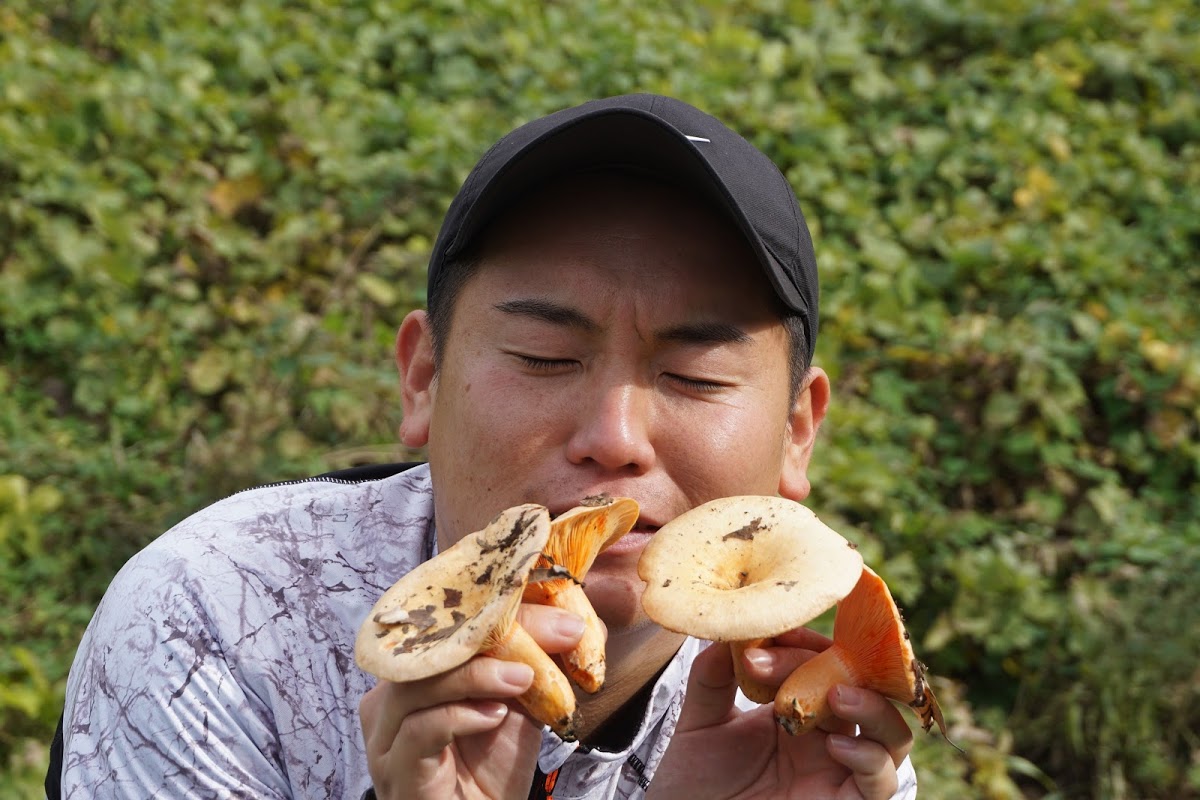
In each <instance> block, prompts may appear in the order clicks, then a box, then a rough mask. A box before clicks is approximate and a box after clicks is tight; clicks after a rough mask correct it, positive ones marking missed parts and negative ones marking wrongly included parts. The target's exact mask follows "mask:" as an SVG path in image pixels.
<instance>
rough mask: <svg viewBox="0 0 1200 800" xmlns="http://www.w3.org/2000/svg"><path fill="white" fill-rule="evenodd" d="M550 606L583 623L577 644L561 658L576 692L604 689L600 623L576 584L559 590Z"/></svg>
mask: <svg viewBox="0 0 1200 800" xmlns="http://www.w3.org/2000/svg"><path fill="white" fill-rule="evenodd" d="M553 605H555V606H558V607H559V608H561V609H564V610H566V611H570V612H571V613H573V614H577V615H578V616H580V617H581V618H582V619H583V636H582V637H580V639H579V644H577V645H576V646H575V647H574V648H573V649H571V650H569V651H567V652H566V653H563V655H562V661H563V670H564V671H565V672H566V673H567V676H568V677H570V678H571V680H573V681H574V682H575V683H576V685H578V686H579V688H580V689H583V690H584V691H585V692H587V693H588V694H595V693H596V692H598V691H600V687H601V686H603V685H604V672H605V670H604V663H605V662H604V643H605V642H604V640H605V635H604V623H602V622H601V621H600V617H599V615H597V614H596V609H595V608H593V607H592V603H591V601H590V600H588V598H587V595H586V594H584V593H583V587H582V586H580V585H579V584H576V583H569V584H567V585H565V586H563V587H562V589H561V590H560V591H559V592H558V593H557V595H556V596H555V598H554V601H553Z"/></svg>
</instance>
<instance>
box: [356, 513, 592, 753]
mask: <svg viewBox="0 0 1200 800" xmlns="http://www.w3.org/2000/svg"><path fill="white" fill-rule="evenodd" d="M549 537H550V513H549V511H547V510H546V508H545V507H543V506H539V505H523V506H516V507H514V508H510V509H507V510H506V511H503V512H501V513H500V514H499V515H498V516H497V517H496V518H495V519H493V520H492V521H491V523H489V524H488V526H487V527H486V528H484V529H483V530H481V531H477V532H475V533H473V534H470V535H468V536H464V537H463V538H462V539H460V540H459V541H458V542H456V543H455V544H454V545H453V546H451V547H449V548H447V549H446V550H443V551H442V552H441V553H439V554H438V555H437V556H435V557H434V558H432V559H430V560H429V561H426V562H424V563H422V564H419V565H417V566H416V567H415V568H413V569H412V571H410V572H409V573H408V574H406V575H405V576H404V577H402V578H400V580H398V581H397V582H396V583H395V584H393V585H392V587H391V588H389V589H388V590H387V591H386V592H385V593H384V594H383V596H382V597H380V598H379V600H378V601H377V602H376V603H375V606H374V608H372V609H371V613H370V614H369V615H368V617H367V619H366V620H365V621H364V622H363V624H362V626H361V627H360V628H359V632H358V638H357V640H356V642H355V647H354V654H355V661H356V662H357V663H358V666H359V667H360V668H362V669H363V670H364V671H366V672H369V673H371V674H372V675H375V676H376V677H378V678H382V679H384V680H389V681H396V682H404V681H416V680H422V679H424V678H429V677H432V676H434V675H439V674H441V673H443V672H448V671H449V670H452V669H454V668H455V667H457V666H459V665H460V664H463V663H465V662H466V661H468V660H469V659H471V658H472V657H474V656H475V655H477V654H483V655H489V656H494V657H496V658H500V659H504V660H506V661H520V662H522V663H525V664H528V665H529V666H530V667H532V668H533V671H534V678H533V683H532V685H531V686H530V687H529V689H528V690H526V691H525V693H524V694H522V695H520V696H519V697H518V698H517V700H518V701H519V702H520V703H521V705H523V706H524V707H525V709H526V710H527V711H528V712H529V714H530V716H532V717H533V718H534V719H536V720H538V721H539V722H542V723H545V724H547V725H549V726H550V728H551V729H552V730H554V732H555V733H557V734H558V735H559V736H561V737H562V738H563V739H568V740H570V739H574V738H575V730H576V728H577V727H578V725H579V715H578V713H577V711H576V708H575V704H576V701H575V693H574V692H573V691H572V690H571V685H570V683H568V682H567V678H566V676H565V675H563V673H562V670H560V669H559V668H558V665H557V664H555V663H554V660H553V659H551V658H550V656H548V655H547V654H546V653H545V651H543V650H542V649H541V648H540V647H539V646H538V645H537V642H535V641H534V639H533V637H531V636H530V635H529V633H528V632H527V631H526V630H525V629H524V628H523V627H521V625H520V623H518V622H517V609H518V607H519V606H520V603H521V596H522V594H523V592H524V590H525V586H526V583H527V582H528V580H529V575H530V571H531V569H532V567H533V565H534V563H535V562H536V560H537V559H538V558H539V557H540V555H541V552H542V548H543V547H544V546H545V544H546V541H547V539H548V538H549Z"/></svg>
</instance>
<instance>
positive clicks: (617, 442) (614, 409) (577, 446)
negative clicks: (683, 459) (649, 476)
mask: <svg viewBox="0 0 1200 800" xmlns="http://www.w3.org/2000/svg"><path fill="white" fill-rule="evenodd" d="M647 395H648V392H646V391H645V390H644V389H641V388H639V387H637V386H636V385H631V384H622V385H619V386H610V387H608V388H606V389H605V390H603V391H600V392H597V393H594V394H593V395H592V396H591V398H590V402H584V403H581V407H580V408H579V409H578V413H579V419H578V422H577V424H576V426H575V430H574V433H573V434H572V436H571V438H570V440H569V441H568V442H567V458H568V460H569V461H570V462H571V463H572V464H587V463H589V462H591V463H594V464H597V465H599V466H601V467H604V468H605V469H606V470H612V471H626V472H633V473H635V474H637V473H642V472H645V471H647V470H648V469H650V467H651V466H653V464H654V446H653V444H652V443H651V438H650V429H651V424H652V422H653V420H652V419H651V418H650V415H651V414H652V409H651V403H650V399H649V397H648V396H647Z"/></svg>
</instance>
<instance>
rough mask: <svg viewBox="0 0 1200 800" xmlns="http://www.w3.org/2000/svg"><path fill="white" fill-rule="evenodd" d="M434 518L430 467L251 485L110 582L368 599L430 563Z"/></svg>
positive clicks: (187, 522)
mask: <svg viewBox="0 0 1200 800" xmlns="http://www.w3.org/2000/svg"><path fill="white" fill-rule="evenodd" d="M432 516H433V498H432V489H431V487H430V484H429V470H428V468H427V467H425V466H413V467H411V468H409V469H406V470H394V471H391V472H390V474H385V475H380V474H368V475H365V476H364V475H363V474H362V473H357V474H354V475H350V476H347V475H345V474H344V473H341V474H339V473H331V474H327V475H321V476H315V477H312V478H305V479H302V480H291V481H283V482H280V483H274V484H268V485H265V486H259V487H253V488H249V489H246V490H243V491H241V492H238V493H236V494H233V495H230V496H229V497H226V498H224V499H222V500H219V501H217V502H215V503H213V504H211V505H209V506H207V507H205V508H203V509H200V510H199V511H196V512H195V513H193V514H191V515H190V516H188V517H187V518H185V519H184V520H182V521H181V522H179V523H178V524H176V525H175V526H173V527H172V528H171V529H170V530H168V531H167V532H166V533H164V534H163V535H162V536H160V537H159V538H158V539H156V540H155V541H153V542H152V543H150V544H149V545H148V546H147V547H145V548H144V549H143V550H142V551H141V552H139V553H138V554H137V555H135V556H134V557H133V558H132V559H131V560H130V561H129V563H128V564H126V565H125V567H124V568H123V569H122V571H121V573H120V574H119V575H118V576H117V578H116V579H115V580H114V586H121V587H122V588H123V589H124V590H125V591H144V590H148V589H150V588H151V587H153V586H163V585H170V586H172V587H173V588H174V590H175V591H179V592H182V593H183V594H188V595H192V596H193V597H194V598H195V599H197V600H201V599H202V598H203V597H204V596H209V597H211V596H213V595H218V596H223V597H229V596H239V595H240V596H244V594H245V593H246V592H250V593H251V594H252V595H254V596H256V597H259V598H270V597H272V596H276V597H279V598H280V599H282V596H283V594H284V593H288V594H292V593H295V594H298V595H302V596H305V597H309V596H320V595H326V594H328V591H326V590H325V589H323V588H322V587H340V589H339V591H346V590H352V591H353V592H356V593H357V592H360V591H361V592H364V593H366V594H368V595H369V594H371V593H372V591H373V589H372V587H373V586H374V584H375V583H376V582H378V581H386V583H385V586H386V585H387V584H390V582H391V581H394V580H395V579H396V577H398V576H399V575H400V574H403V572H406V571H408V570H409V569H411V568H412V567H413V566H415V563H416V562H418V561H420V560H423V559H424V557H425V553H426V551H427V550H428V544H427V543H428V542H429V541H431V538H432V532H433V524H432ZM377 576H378V577H377ZM231 593H233V594H232V595H231Z"/></svg>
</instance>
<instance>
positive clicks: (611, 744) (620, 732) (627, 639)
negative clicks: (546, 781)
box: [577, 626, 685, 751]
mask: <svg viewBox="0 0 1200 800" xmlns="http://www.w3.org/2000/svg"><path fill="white" fill-rule="evenodd" d="M684 638H685V637H684V636H682V635H680V634H677V633H672V632H670V631H665V630H663V629H662V628H659V627H657V626H649V627H647V628H645V629H642V630H637V631H630V632H628V633H625V634H624V635H621V636H614V637H611V638H610V639H609V640H608V644H607V646H606V648H605V661H606V663H607V666H606V669H605V679H604V688H603V689H601V690H600V691H599V692H597V693H596V694H594V695H589V694H583V693H581V692H580V693H577V694H578V696H579V711H580V716H581V717H582V718H583V724H582V725H580V727H579V738H580V741H582V742H583V743H584V744H586V745H587V746H588V747H592V748H597V747H598V748H602V749H604V750H609V751H615V750H623V749H624V748H626V747H628V746H629V744H630V742H632V740H633V737H634V734H636V733H637V730H638V726H639V725H640V724H641V721H642V718H643V717H644V716H645V713H646V706H647V705H648V703H649V701H650V697H651V695H652V689H653V685H654V682H655V680H657V678H658V676H659V674H660V673H661V672H662V670H663V667H665V666H666V665H667V663H668V662H670V660H671V659H672V657H674V655H675V653H676V651H678V650H679V646H680V645H681V644H683V640H684Z"/></svg>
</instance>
